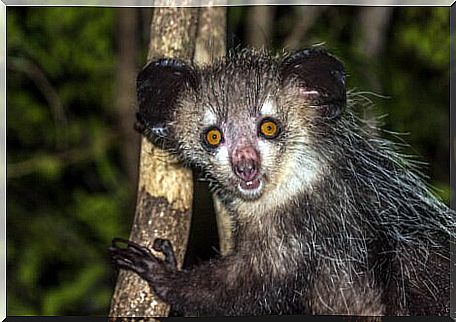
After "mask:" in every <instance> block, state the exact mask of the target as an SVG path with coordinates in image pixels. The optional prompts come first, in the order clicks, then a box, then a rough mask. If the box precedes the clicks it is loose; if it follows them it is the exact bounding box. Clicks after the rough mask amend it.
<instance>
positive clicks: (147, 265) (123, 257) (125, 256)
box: [109, 238, 177, 288]
mask: <svg viewBox="0 0 456 322" xmlns="http://www.w3.org/2000/svg"><path fill="white" fill-rule="evenodd" d="M122 244H123V245H124V247H122V246H121V245H122ZM125 246H126V247H125ZM153 249H154V250H156V251H158V252H162V253H163V254H164V255H165V259H164V260H161V259H160V258H157V257H155V256H154V255H153V254H152V252H151V251H150V250H149V249H148V248H147V247H144V246H141V245H138V244H136V243H134V242H132V241H129V240H126V239H122V238H114V239H113V240H112V246H111V247H109V251H110V252H111V256H112V259H113V261H114V263H115V264H116V266H117V267H119V268H123V269H127V270H130V271H133V272H136V273H137V274H138V275H139V276H141V277H142V278H143V279H144V280H146V281H147V282H149V283H150V284H151V285H152V286H153V287H154V288H156V287H160V286H162V285H166V284H167V282H168V281H169V278H170V277H171V275H172V273H173V272H175V271H176V270H177V265H176V258H175V256H174V252H173V249H172V247H171V243H170V241H169V240H166V239H156V240H155V241H154V245H153Z"/></svg>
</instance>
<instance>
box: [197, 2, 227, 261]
mask: <svg viewBox="0 0 456 322" xmlns="http://www.w3.org/2000/svg"><path fill="white" fill-rule="evenodd" d="M225 52H226V9H225V8H223V7H211V8H202V9H201V12H200V18H199V23H198V36H197V39H196V49H195V62H196V63H199V64H210V63H212V62H213V61H214V60H215V59H216V58H217V57H221V56H224V55H225ZM213 198H214V208H215V212H216V218H217V230H218V234H219V243H220V252H221V254H222V255H226V254H227V253H228V252H229V251H230V249H231V248H232V243H231V230H232V229H231V220H230V217H229V215H228V212H227V211H226V209H225V208H224V207H223V205H222V203H221V202H220V200H219V199H218V198H217V197H216V196H215V195H214V196H213Z"/></svg>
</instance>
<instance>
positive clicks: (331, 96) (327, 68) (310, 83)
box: [280, 49, 347, 118]
mask: <svg viewBox="0 0 456 322" xmlns="http://www.w3.org/2000/svg"><path fill="white" fill-rule="evenodd" d="M280 73H281V74H280V75H281V79H282V83H283V85H285V84H287V83H288V82H290V81H291V82H293V81H297V83H298V90H299V96H301V97H302V99H303V100H305V101H307V102H309V103H310V104H311V105H312V106H315V108H316V109H318V110H319V111H320V113H321V115H322V116H323V117H327V118H334V117H337V116H338V115H339V114H340V113H341V112H342V111H343V109H344V107H345V105H346V100H347V97H346V90H345V71H344V66H343V65H342V63H341V62H340V61H339V60H338V59H337V58H335V57H334V56H332V55H330V54H328V53H327V52H326V51H324V50H321V49H306V50H301V51H297V52H295V53H293V54H291V55H289V56H287V57H285V58H284V59H283V61H282V62H281V65H280Z"/></svg>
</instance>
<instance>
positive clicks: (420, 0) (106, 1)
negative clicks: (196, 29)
mask: <svg viewBox="0 0 456 322" xmlns="http://www.w3.org/2000/svg"><path fill="white" fill-rule="evenodd" d="M1 1H3V2H4V3H5V4H6V5H7V6H97V7H170V6H176V7H201V6H250V5H321V6H323V5H339V6H404V7H405V6H413V7H415V6H428V7H440V6H445V7H446V6H448V7H449V6H451V5H453V4H454V2H455V1H456V0H348V1H347V0H291V1H290V0H288V1H283V2H281V1H277V0H275V1H274V0H231V1H229V0H122V1H120V0H113V1H110V0H70V1H65V0H1Z"/></svg>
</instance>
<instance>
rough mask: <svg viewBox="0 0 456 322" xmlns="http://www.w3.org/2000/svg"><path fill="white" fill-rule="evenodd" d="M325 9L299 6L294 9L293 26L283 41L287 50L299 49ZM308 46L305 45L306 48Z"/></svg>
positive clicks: (322, 7) (323, 7)
mask: <svg viewBox="0 0 456 322" xmlns="http://www.w3.org/2000/svg"><path fill="white" fill-rule="evenodd" d="M326 9H327V7H325V6H300V7H297V8H296V15H295V18H294V19H295V21H296V22H295V24H294V27H293V30H292V31H291V32H290V35H289V36H288V37H287V38H286V39H285V41H284V47H285V48H287V49H288V50H290V49H299V48H300V47H301V46H302V45H303V43H305V37H306V35H307V33H308V31H309V30H310V28H312V26H313V25H314V24H315V22H316V21H317V19H318V17H320V15H321V14H322V13H323V12H324V11H325V10H326ZM308 45H309V44H306V46H308Z"/></svg>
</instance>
